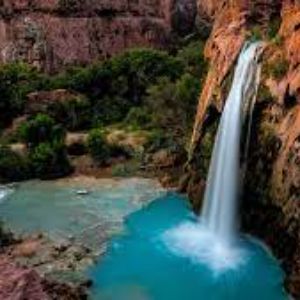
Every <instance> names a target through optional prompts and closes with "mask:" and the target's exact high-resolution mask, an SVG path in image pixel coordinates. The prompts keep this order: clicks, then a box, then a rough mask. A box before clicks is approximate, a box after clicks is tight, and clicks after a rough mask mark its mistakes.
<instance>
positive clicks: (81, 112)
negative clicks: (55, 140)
mask: <svg viewBox="0 0 300 300" xmlns="http://www.w3.org/2000/svg"><path fill="white" fill-rule="evenodd" d="M49 114H50V115H51V116H52V117H53V118H54V119H55V120H56V121H57V122H58V123H60V124H62V125H63V126H64V127H65V128H67V129H68V130H70V131H76V130H83V129H87V128H89V127H90V125H91V123H92V120H91V105H90V102H89V101H88V100H87V99H86V98H82V99H76V98H74V99H70V100H68V101H64V102H61V101H59V102H55V103H54V104H53V105H51V106H50V107H49Z"/></svg>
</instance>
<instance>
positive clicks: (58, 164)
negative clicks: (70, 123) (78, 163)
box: [29, 142, 72, 179]
mask: <svg viewBox="0 0 300 300" xmlns="http://www.w3.org/2000/svg"><path fill="white" fill-rule="evenodd" d="M29 161H30V166H31V168H32V170H33V173H34V175H35V176H37V177H38V178H42V179H50V178H58V177H63V176H65V175H68V174H69V173H70V172H71V170H72V168H71V166H70V163H69V160H68V158H67V155H66V152H65V146H64V145H63V144H62V143H59V142H55V143H53V144H50V143H47V142H45V143H40V144H38V145H37V146H36V147H35V148H33V149H32V150H31V151H30V153H29Z"/></svg>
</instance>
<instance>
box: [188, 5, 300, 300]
mask: <svg viewBox="0 0 300 300" xmlns="http://www.w3.org/2000/svg"><path fill="white" fill-rule="evenodd" d="M198 2H199V3H198V14H199V15H200V17H202V18H204V19H205V20H206V22H208V23H210V25H211V27H212V32H211V35H210V37H209V40H208V42H207V44H206V49H205V55H206V56H207V57H208V59H209V61H210V69H209V72H208V76H207V79H206V83H205V85H204V89H203V91H202V94H201V97H200V100H199V105H198V111H197V116H196V121H195V126H194V132H193V138H192V147H191V170H192V172H191V174H192V175H191V176H192V178H191V180H190V182H192V184H191V183H189V185H190V186H188V188H189V187H190V188H191V186H192V188H191V191H197V188H195V187H193V186H195V185H196V186H199V187H202V188H200V194H201V191H203V178H200V179H199V177H198V178H197V176H195V174H196V173H197V170H199V164H200V165H201V158H200V160H199V157H201V156H199V154H198V153H199V152H200V153H201V147H202V146H201V143H202V142H203V143H205V142H206V140H205V139H204V137H205V135H206V132H207V131H208V130H209V126H211V124H212V123H215V124H216V122H217V121H216V120H218V116H219V113H221V111H222V109H223V107H224V101H225V99H226V94H227V92H228V87H229V86H230V82H231V74H232V71H233V68H234V66H235V61H236V58H237V56H238V54H239V52H240V50H241V47H242V46H243V44H244V42H245V40H246V39H247V38H249V37H250V36H252V37H253V36H254V35H255V34H256V35H258V33H259V35H260V36H259V38H260V39H263V40H264V41H265V42H266V46H267V47H266V51H265V54H264V56H263V58H262V59H263V76H262V83H261V87H260V91H259V95H258V102H257V105H256V110H255V114H254V121H255V123H254V128H253V138H252V142H251V153H250V156H249V174H248V176H247V180H246V192H245V197H244V198H245V199H243V203H244V215H245V217H244V219H245V226H246V227H247V229H248V230H250V231H252V232H253V233H255V234H256V235H259V236H261V237H262V238H263V239H264V240H265V241H267V242H268V244H269V245H271V246H272V249H273V250H274V252H275V254H276V255H277V256H278V257H279V258H280V259H281V260H282V262H283V267H284V269H285V271H286V272H287V274H288V280H287V287H288V290H289V291H290V292H291V293H292V294H293V295H294V297H295V299H300V255H299V253H300V52H299V49H300V1H292V0H285V1H283V0H282V1H268V0H260V1H244V0H240V1H239V0H233V1H217V0H216V1H214V0H212V1H198ZM276 22H278V29H279V30H278V31H277V29H276V31H277V32H275V35H274V36H271V35H272V34H270V31H271V30H272V28H275V25H276ZM212 112H213V113H212ZM197 155H198V156H197ZM197 157H198V158H197ZM197 160H198V161H197ZM197 164H198V165H197ZM198 190H199V189H198ZM198 194H199V193H198ZM199 199H200V196H199V195H197V197H196V200H197V201H196V203H195V205H196V206H197V207H199V203H198V202H199Z"/></svg>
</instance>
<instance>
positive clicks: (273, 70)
mask: <svg viewBox="0 0 300 300" xmlns="http://www.w3.org/2000/svg"><path fill="white" fill-rule="evenodd" d="M288 69H289V62H288V61H287V60H286V59H285V58H283V57H280V58H278V59H277V60H276V61H271V62H267V63H265V64H264V68H263V72H264V74H265V75H266V76H268V77H272V78H274V79H276V80H281V79H282V78H283V77H284V76H285V75H286V73H287V72H288Z"/></svg>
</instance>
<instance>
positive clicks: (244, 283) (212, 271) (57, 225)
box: [0, 178, 287, 300]
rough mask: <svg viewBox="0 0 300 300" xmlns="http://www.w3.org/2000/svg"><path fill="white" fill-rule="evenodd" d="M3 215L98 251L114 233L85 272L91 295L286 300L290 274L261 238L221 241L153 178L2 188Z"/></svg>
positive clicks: (21, 226) (95, 299)
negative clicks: (228, 243)
mask: <svg viewBox="0 0 300 300" xmlns="http://www.w3.org/2000/svg"><path fill="white" fill-rule="evenodd" d="M78 190H86V191H88V194H86V195H78V194H77V193H76V191H78ZM155 199H158V200H155ZM124 218H126V223H125V228H124ZM0 219H3V220H4V222H5V224H7V225H8V226H9V227H11V228H12V229H14V230H15V231H17V232H19V233H23V234H24V233H25V234H31V233H36V232H43V233H45V234H48V235H49V236H50V237H52V238H54V239H56V240H57V239H63V238H65V237H69V236H72V237H73V238H75V240H78V241H80V242H83V243H84V244H86V245H90V246H92V247H93V248H94V250H96V251H99V249H101V248H102V247H103V243H105V242H106V241H107V240H109V239H112V240H111V243H110V246H109V247H108V250H107V252H106V254H105V255H104V256H103V257H100V258H99V262H98V263H97V264H96V265H95V266H93V267H92V268H91V269H89V270H87V271H86V272H87V273H88V274H89V275H90V276H91V277H92V278H93V280H94V282H95V285H94V288H93V289H92V291H91V292H92V297H91V299H92V300H201V299H203V300H231V299H232V300H269V299H270V300H284V299H287V296H286V294H285V293H284V291H283V287H282V281H283V278H284V274H283V272H282V271H281V269H280V266H279V264H278V262H277V261H276V260H275V259H274V258H273V257H272V256H271V255H270V253H269V252H268V250H267V249H266V248H265V247H264V246H262V244H260V243H258V242H257V241H255V240H254V239H252V238H249V237H245V236H243V237H240V239H239V241H237V243H236V244H235V245H233V246H232V245H231V246H230V247H227V246H226V245H225V246H224V245H223V244H222V243H219V241H217V242H216V239H214V237H212V236H211V235H209V234H207V231H206V229H205V228H203V226H202V225H201V224H199V222H198V219H197V218H196V216H195V215H194V214H193V213H192V211H191V209H190V207H189V205H188V201H187V200H186V199H185V198H183V197H181V196H179V195H177V194H175V193H166V192H165V191H164V190H162V189H160V187H159V185H157V184H156V183H155V182H153V181H151V180H143V179H128V180H95V181H92V182H90V180H88V181H87V182H86V181H85V180H81V179H80V178H79V180H76V181H70V182H68V181H66V182H65V181H62V182H60V181H58V182H56V181H47V182H40V181H32V182H27V183H22V184H20V185H18V186H17V187H16V188H14V189H4V190H3V189H1V191H0ZM99 252H101V251H99Z"/></svg>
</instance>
